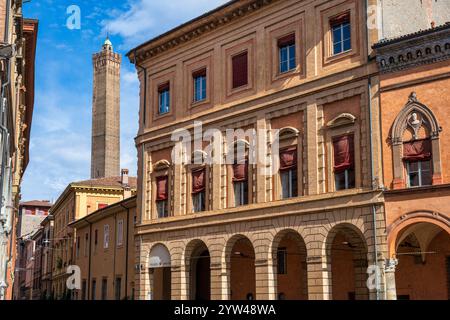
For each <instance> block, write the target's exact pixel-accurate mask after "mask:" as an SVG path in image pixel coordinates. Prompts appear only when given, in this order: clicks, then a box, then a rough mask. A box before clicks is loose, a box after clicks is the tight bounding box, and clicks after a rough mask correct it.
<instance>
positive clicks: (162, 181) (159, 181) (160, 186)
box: [156, 176, 169, 201]
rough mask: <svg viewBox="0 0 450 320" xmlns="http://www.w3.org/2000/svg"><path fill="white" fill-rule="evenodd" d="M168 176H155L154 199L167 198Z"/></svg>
mask: <svg viewBox="0 0 450 320" xmlns="http://www.w3.org/2000/svg"><path fill="white" fill-rule="evenodd" d="M168 180H169V179H168V177H167V176H164V177H158V178H156V200H157V201H160V200H162V201H163V200H167V199H168V186H169V184H168Z"/></svg>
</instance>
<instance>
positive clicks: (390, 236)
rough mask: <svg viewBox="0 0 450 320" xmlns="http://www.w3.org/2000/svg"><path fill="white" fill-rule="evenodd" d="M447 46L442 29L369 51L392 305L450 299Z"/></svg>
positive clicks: (447, 29)
mask: <svg viewBox="0 0 450 320" xmlns="http://www.w3.org/2000/svg"><path fill="white" fill-rule="evenodd" d="M449 39H450V23H447V24H444V25H442V26H438V27H434V28H430V29H427V30H425V31H420V32H417V33H414V34H410V35H406V36H403V37H400V38H394V39H391V40H388V41H382V42H380V43H379V44H377V45H376V50H377V60H378V63H379V68H380V72H381V75H380V99H381V118H380V119H381V128H382V143H383V163H384V167H383V176H384V183H385V187H386V190H387V191H386V192H385V208H386V218H387V219H386V227H387V229H386V233H387V241H388V243H387V244H388V255H389V258H390V259H391V260H390V268H389V277H395V282H394V281H391V282H390V283H391V284H394V283H395V287H391V288H389V292H390V294H392V295H394V294H395V293H396V297H397V298H398V299H415V300H419V299H420V300H422V299H443V300H447V299H449V298H450V290H449V288H450V286H449V283H450V282H449V280H450V206H449V204H450V202H449V195H450V193H449V192H450V185H449V183H450V171H449V170H450V168H449V163H450V149H449V143H450V134H449V132H448V128H449V116H450V114H449V111H448V105H449V101H450V89H449V88H450V78H449V71H450V63H449V61H450V41H449ZM393 298H395V296H394V297H393Z"/></svg>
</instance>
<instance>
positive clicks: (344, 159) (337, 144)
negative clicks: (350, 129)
mask: <svg viewBox="0 0 450 320" xmlns="http://www.w3.org/2000/svg"><path fill="white" fill-rule="evenodd" d="M333 149H334V171H335V172H342V171H345V170H347V169H350V168H351V167H353V165H354V162H355V152H354V137H353V136H352V135H347V136H341V137H338V138H334V139H333Z"/></svg>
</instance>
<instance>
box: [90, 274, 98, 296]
mask: <svg viewBox="0 0 450 320" xmlns="http://www.w3.org/2000/svg"><path fill="white" fill-rule="evenodd" d="M96 292H97V281H96V280H95V279H94V280H92V291H91V300H95V299H96V296H95V294H96Z"/></svg>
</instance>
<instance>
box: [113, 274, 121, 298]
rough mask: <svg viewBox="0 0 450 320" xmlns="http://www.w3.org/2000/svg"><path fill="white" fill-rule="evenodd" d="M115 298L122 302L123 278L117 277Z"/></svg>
mask: <svg viewBox="0 0 450 320" xmlns="http://www.w3.org/2000/svg"><path fill="white" fill-rule="evenodd" d="M114 290H115V292H114V297H115V299H116V300H120V299H121V298H122V296H121V290H122V278H120V277H117V278H116V286H115V288H114Z"/></svg>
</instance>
